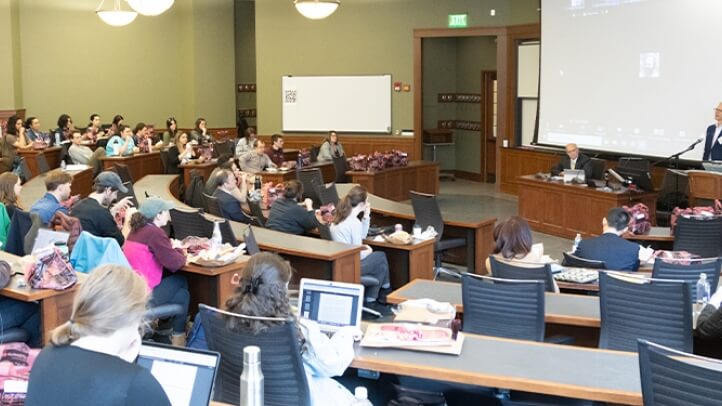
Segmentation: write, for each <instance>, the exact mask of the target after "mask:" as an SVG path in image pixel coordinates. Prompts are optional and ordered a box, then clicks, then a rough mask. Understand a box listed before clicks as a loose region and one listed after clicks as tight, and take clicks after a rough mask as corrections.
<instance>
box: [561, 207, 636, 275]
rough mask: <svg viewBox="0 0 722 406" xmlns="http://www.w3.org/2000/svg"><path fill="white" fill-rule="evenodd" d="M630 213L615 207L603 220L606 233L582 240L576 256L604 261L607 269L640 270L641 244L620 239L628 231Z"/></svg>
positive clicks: (575, 252) (575, 253)
mask: <svg viewBox="0 0 722 406" xmlns="http://www.w3.org/2000/svg"><path fill="white" fill-rule="evenodd" d="M629 220H630V217H629V213H627V211H626V210H624V209H622V208H619V207H615V208H613V209H611V210H609V212H608V213H607V217H605V218H604V219H603V220H602V228H603V230H604V233H603V234H602V235H600V236H599V237H594V238H591V239H588V240H582V241H581V242H580V243H579V246H578V247H577V250H576V251H574V255H576V256H578V257H580V258H584V259H590V260H593V261H604V263H605V264H606V265H607V269H612V270H615V271H636V270H637V269H639V249H640V248H641V247H640V246H639V244H635V243H633V242H631V241H627V240H625V239H624V238H622V237H620V236H621V235H622V234H624V232H625V231H627V226H628V225H629Z"/></svg>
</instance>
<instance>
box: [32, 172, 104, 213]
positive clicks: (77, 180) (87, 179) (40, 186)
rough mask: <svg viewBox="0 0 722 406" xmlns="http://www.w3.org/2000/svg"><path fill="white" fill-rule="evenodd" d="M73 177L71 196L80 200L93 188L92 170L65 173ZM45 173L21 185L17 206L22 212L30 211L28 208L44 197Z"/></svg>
mask: <svg viewBox="0 0 722 406" xmlns="http://www.w3.org/2000/svg"><path fill="white" fill-rule="evenodd" d="M67 172H69V173H70V174H71V175H73V180H72V182H71V183H70V190H71V193H72V194H73V195H77V194H79V195H80V197H81V198H84V197H87V196H88V195H89V194H90V190H91V188H92V187H93V170H92V169H91V168H87V169H83V170H82V171H67ZM47 176H48V174H47V173H43V174H40V175H38V176H36V177H34V178H32V179H30V180H29V181H28V182H26V183H25V184H24V185H23V190H22V191H21V192H20V196H19V199H18V200H19V206H20V207H21V208H22V209H23V210H30V207H31V206H32V205H33V204H34V203H35V202H36V201H38V200H39V199H40V198H41V197H43V196H44V195H45V192H46V189H45V178H46V177H47Z"/></svg>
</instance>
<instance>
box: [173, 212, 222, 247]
mask: <svg viewBox="0 0 722 406" xmlns="http://www.w3.org/2000/svg"><path fill="white" fill-rule="evenodd" d="M170 221H171V225H172V226H173V236H174V237H175V238H176V239H178V240H182V239H184V238H186V237H191V236H192V237H205V238H211V237H213V221H211V220H208V219H207V218H205V217H203V214H201V212H200V211H198V210H192V209H191V210H189V209H179V208H174V209H170Z"/></svg>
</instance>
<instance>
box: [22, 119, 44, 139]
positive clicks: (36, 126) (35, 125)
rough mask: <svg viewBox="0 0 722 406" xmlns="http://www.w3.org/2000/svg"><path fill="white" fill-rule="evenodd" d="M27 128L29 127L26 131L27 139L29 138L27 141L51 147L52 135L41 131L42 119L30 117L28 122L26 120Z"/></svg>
mask: <svg viewBox="0 0 722 406" xmlns="http://www.w3.org/2000/svg"><path fill="white" fill-rule="evenodd" d="M25 127H27V131H25V137H26V138H27V141H28V142H30V143H32V142H36V141H37V142H42V143H45V145H50V135H49V134H45V133H44V132H43V131H42V130H41V129H40V119H38V118H37V117H29V118H28V119H27V120H25Z"/></svg>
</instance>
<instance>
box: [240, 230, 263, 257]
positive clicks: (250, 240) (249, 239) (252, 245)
mask: <svg viewBox="0 0 722 406" xmlns="http://www.w3.org/2000/svg"><path fill="white" fill-rule="evenodd" d="M243 242H244V243H246V252H247V253H248V255H254V254H258V253H259V252H261V249H260V248H259V247H258V242H257V241H256V236H255V234H253V227H251V226H248V231H246V235H245V236H244V237H243Z"/></svg>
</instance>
